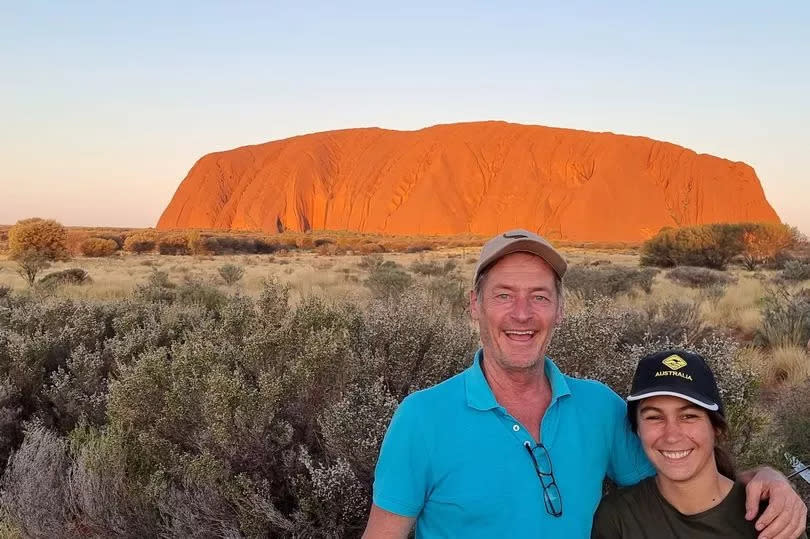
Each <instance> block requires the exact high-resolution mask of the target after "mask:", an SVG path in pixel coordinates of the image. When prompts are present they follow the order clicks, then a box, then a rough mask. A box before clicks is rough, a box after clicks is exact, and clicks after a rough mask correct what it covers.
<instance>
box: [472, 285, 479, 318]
mask: <svg viewBox="0 0 810 539" xmlns="http://www.w3.org/2000/svg"><path fill="white" fill-rule="evenodd" d="M470 316H472V319H473V320H475V321H476V322H478V294H476V293H475V290H470Z"/></svg>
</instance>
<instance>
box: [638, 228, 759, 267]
mask: <svg viewBox="0 0 810 539" xmlns="http://www.w3.org/2000/svg"><path fill="white" fill-rule="evenodd" d="M744 230H745V228H744V227H743V225H733V224H711V225H699V226H692V227H682V228H664V229H662V230H661V231H660V232H659V233H658V234H656V235H655V236H653V237H652V238H650V239H649V240H647V241H645V242H644V244H643V245H642V247H641V260H640V263H641V265H643V266H660V267H665V268H666V267H673V266H705V267H708V268H713V269H719V270H722V269H725V267H726V265H727V264H728V263H729V262H730V261H731V260H732V259H733V258H734V257H735V256H738V255H740V254H741V253H742V252H743V240H742V235H743V232H744Z"/></svg>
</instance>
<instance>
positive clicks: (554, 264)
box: [475, 238, 568, 279]
mask: <svg viewBox="0 0 810 539" xmlns="http://www.w3.org/2000/svg"><path fill="white" fill-rule="evenodd" d="M512 253H531V254H533V255H537V256H539V257H540V258H542V259H543V260H545V261H546V263H547V264H548V265H549V266H551V269H552V270H554V273H556V274H557V276H558V277H559V278H560V279H562V277H563V275H565V271H566V270H567V269H568V264H567V263H566V262H565V259H564V258H563V257H562V256H561V255H560V253H558V252H557V250H556V249H554V247H552V246H551V245H543V244H542V243H540V242H538V241H537V240H534V239H531V238H527V239H524V240H519V241H515V242H512V243H510V244H508V245H505V246H503V247H502V248H501V249H498V250H497V251H495V252H494V253H492V254H490V255H489V256H487V258H486V259H484V260H480V261H479V262H478V267H477V268H476V271H475V274H476V275H478V274H479V273H481V271H483V270H484V269H486V268H487V267H488V266H489V265H490V264H492V263H494V262H495V261H497V260H500V259H501V258H503V257H505V256H506V255H510V254H512Z"/></svg>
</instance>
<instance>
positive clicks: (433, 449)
mask: <svg viewBox="0 0 810 539" xmlns="http://www.w3.org/2000/svg"><path fill="white" fill-rule="evenodd" d="M566 269H567V264H566V262H565V260H564V259H563V257H562V256H561V255H560V254H559V253H558V252H557V251H556V250H555V249H554V248H553V247H552V246H551V245H550V244H549V243H548V242H547V241H546V240H545V239H543V238H541V237H540V236H537V235H536V234H532V233H531V232H528V231H525V230H513V231H510V232H507V233H505V234H501V235H498V236H496V237H495V238H493V239H491V240H490V241H489V242H487V243H486V244H485V245H484V247H483V249H482V251H481V256H480V258H479V261H478V266H477V267H476V270H475V279H474V289H473V290H472V292H471V293H470V310H471V312H472V317H473V319H474V320H475V321H477V322H478V326H479V329H480V334H481V344H482V349H481V350H479V351H478V352H477V353H476V355H475V358H474V361H473V365H472V366H471V367H470V368H468V369H467V370H466V371H464V372H462V373H460V374H458V375H456V376H454V377H452V378H450V379H449V380H446V381H444V382H442V383H440V384H438V385H436V386H434V387H432V388H429V389H426V390H423V391H419V392H416V393H414V394H412V395H409V396H408V397H407V398H406V399H405V400H404V401H403V402H402V404H401V405H400V406H399V408H398V409H397V411H396V413H395V414H394V417H393V418H392V419H391V424H390V426H389V428H388V432H387V433H386V436H385V440H384V441H383V445H382V448H381V451H380V457H379V460H378V462H377V469H376V473H375V481H374V500H373V501H374V504H373V506H372V508H371V514H370V516H369V521H368V525H367V528H366V532H365V534H364V537H366V538H369V539H374V538H381V537H385V538H389V537H402V538H404V537H407V535H408V533H409V532H410V530H411V528H412V527H413V526H414V524H415V525H416V536H417V538H419V537H464V538H472V537H500V536H503V535H506V534H515V535H517V536H520V537H551V538H553V537H560V538H569V537H575V538H576V537H582V538H585V537H589V535H590V528H591V522H592V519H593V514H594V511H595V510H596V506H597V505H598V503H599V500H600V497H601V493H602V481H603V479H604V477H606V476H607V477H609V478H611V479H612V480H613V481H615V482H616V483H618V484H619V485H622V486H625V485H632V484H635V483H637V482H638V481H640V480H642V479H644V478H646V477H648V476H650V475H652V474H653V473H654V469H653V468H652V466H651V465H650V463H649V461H648V460H647V458H646V456H645V455H644V452H643V450H642V449H641V446H640V444H639V441H638V438H637V437H636V436H635V435H634V434H633V433H632V432H631V431H630V429H629V426H628V423H627V421H626V406H625V403H624V401H623V400H622V399H621V398H620V397H619V396H618V395H616V394H615V393H614V392H613V391H611V390H610V389H609V388H608V387H607V386H605V385H604V384H601V383H599V382H595V381H590V380H578V379H576V378H571V377H569V376H566V375H564V374H563V373H562V372H560V370H559V369H558V368H557V367H556V366H555V365H554V363H553V362H552V361H551V360H550V359H548V358H546V357H545V352H546V349H547V348H548V344H549V342H550V341H551V338H552V335H553V332H554V328H555V327H556V326H557V324H559V322H560V320H561V318H562V315H563V301H562V300H563V293H562V278H563V276H564V275H565V271H566ZM597 359H598V358H594V360H597ZM752 476H753V478H752ZM741 479H742V480H743V481H746V482H747V483H748V487H747V490H748V503H747V508H748V514H747V518H754V517H755V516H756V510H757V507H758V504H759V500H760V497H767V498H770V504H769V506H768V509H767V510H766V511H765V512H764V513H763V514H762V515H761V516H760V517H759V520H758V522H757V525H758V529H761V530H763V534H762V537H768V538H770V539H774V538H776V539H788V538H795V537H798V536H799V534H800V533H801V531H803V529H804V524H805V518H806V512H807V510H806V508H805V507H804V504H803V503H801V499H800V498H799V497H798V495H797V494H796V493H795V492H794V491H793V490H792V488H791V487H790V485H789V483H788V482H787V480H786V479H785V478H784V477H783V476H781V475H780V474H778V473H777V472H775V471H773V470H770V469H764V470H760V471H757V472H756V475H753V474H752V473H749V474H743V476H742V477H741Z"/></svg>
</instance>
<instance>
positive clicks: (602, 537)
mask: <svg viewBox="0 0 810 539" xmlns="http://www.w3.org/2000/svg"><path fill="white" fill-rule="evenodd" d="M621 536H622V530H621V526H619V522H618V520H617V518H616V511H615V508H614V507H613V506H612V505H611V504H610V503H609V502H606V499H604V498H603V499H602V503H600V504H599V507H598V508H597V509H596V513H595V514H594V516H593V527H592V528H591V539H617V538H621Z"/></svg>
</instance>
